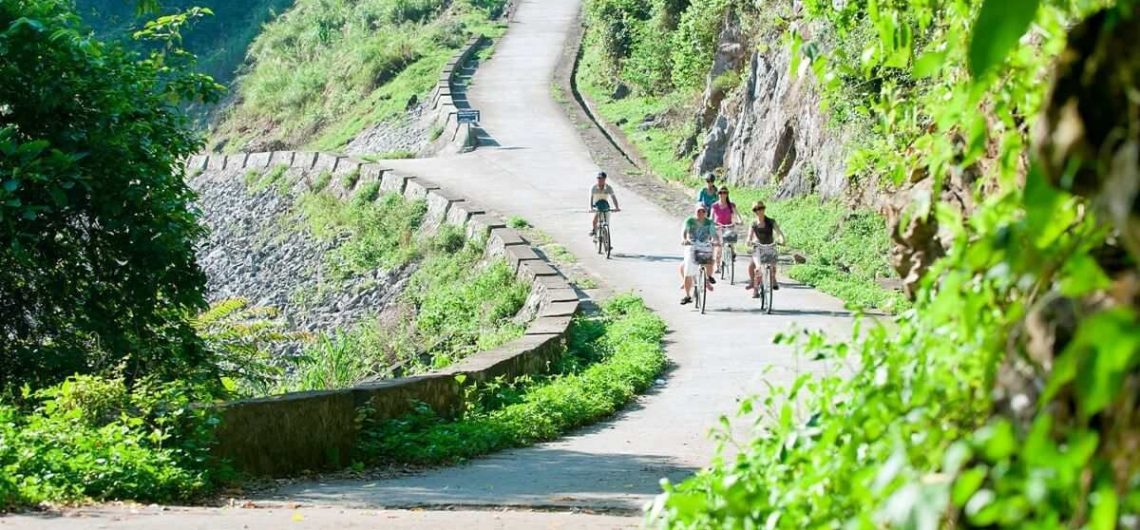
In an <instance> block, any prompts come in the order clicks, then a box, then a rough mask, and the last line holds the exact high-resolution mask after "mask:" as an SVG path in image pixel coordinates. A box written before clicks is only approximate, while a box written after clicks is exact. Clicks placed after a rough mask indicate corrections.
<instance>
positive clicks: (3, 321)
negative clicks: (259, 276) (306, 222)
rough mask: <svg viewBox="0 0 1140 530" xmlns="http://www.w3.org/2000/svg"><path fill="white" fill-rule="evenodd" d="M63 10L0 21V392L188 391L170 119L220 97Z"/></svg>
mask: <svg viewBox="0 0 1140 530" xmlns="http://www.w3.org/2000/svg"><path fill="white" fill-rule="evenodd" d="M67 6H68V4H67V3H66V2H63V1H55V0H21V1H15V2H4V3H3V4H2V5H0V153H3V156H0V241H2V242H3V243H0V245H2V246H0V351H3V352H4V354H3V357H2V358H0V387H4V388H0V391H3V390H12V389H13V387H17V386H19V385H20V384H23V383H29V384H32V385H33V386H39V385H44V384H50V383H55V382H59V381H60V380H62V379H63V378H64V377H67V376H69V375H71V374H73V373H92V372H96V371H109V370H117V371H118V372H119V373H121V374H122V375H123V376H124V377H126V378H127V380H128V381H133V380H136V379H138V378H140V377H142V376H144V375H147V374H154V375H157V376H159V377H163V378H167V379H169V378H173V377H175V376H179V377H192V376H193V374H194V373H195V372H197V371H199V370H201V369H202V367H203V366H206V365H208V364H209V362H208V360H207V356H208V352H207V351H206V350H205V349H204V348H203V347H202V345H201V344H200V341H199V340H198V339H197V336H196V335H195V334H194V331H193V329H191V327H190V326H189V324H188V322H187V320H186V315H187V313H192V312H194V311H197V310H200V309H202V308H204V307H205V302H204V298H203V290H204V287H205V285H204V284H205V276H204V275H203V274H202V272H201V270H200V269H199V268H198V265H197V264H196V263H195V262H194V252H193V244H194V241H195V239H196V238H197V237H198V236H199V234H200V233H201V229H200V228H199V227H198V224H197V222H196V220H195V218H194V216H193V214H192V213H191V212H190V211H189V204H190V201H191V199H192V194H191V192H190V190H189V188H187V187H186V185H185V184H184V183H183V181H182V178H181V177H182V174H181V168H180V166H179V160H180V159H182V158H183V157H185V156H188V155H189V154H191V153H193V152H196V151H197V149H198V148H199V147H200V146H201V144H200V141H199V139H198V137H197V136H195V135H194V134H193V133H192V132H191V131H190V130H188V129H187V127H186V123H187V121H186V118H185V117H184V116H183V115H182V114H181V113H180V112H179V111H178V110H177V109H176V108H175V107H174V105H176V104H178V103H179V102H183V101H190V100H209V99H212V98H214V97H216V96H217V88H218V87H217V86H216V85H215V84H214V83H213V82H212V81H211V80H210V79H209V78H207V77H203V76H200V75H196V74H191V73H188V71H187V67H189V66H190V64H191V63H192V57H186V56H185V55H182V54H180V53H178V50H177V49H176V48H172V47H169V46H171V45H173V44H174V43H172V42H170V41H169V40H167V41H166V42H167V43H168V45H166V46H164V47H162V48H160V49H159V50H158V51H156V52H154V53H153V54H152V55H150V56H147V57H144V58H139V57H137V56H135V55H132V54H130V53H128V52H127V51H125V50H124V49H123V48H122V47H120V46H118V45H114V44H103V43H100V42H98V41H95V40H91V39H89V38H87V32H86V30H85V29H84V27H83V26H82V25H81V24H80V22H79V20H78V19H77V18H76V17H75V16H74V15H72V14H71V13H70V12H69V10H68V7H67ZM185 21H186V19H185V18H182V19H172V20H168V21H166V23H165V25H163V26H161V27H160V26H155V27H152V28H150V30H149V31H146V32H145V33H144V37H146V38H149V39H156V40H161V39H162V38H163V37H162V35H164V34H170V33H172V32H173V33H176V32H177V30H178V25H179V24H180V23H183V22H185ZM206 375H207V377H208V374H206Z"/></svg>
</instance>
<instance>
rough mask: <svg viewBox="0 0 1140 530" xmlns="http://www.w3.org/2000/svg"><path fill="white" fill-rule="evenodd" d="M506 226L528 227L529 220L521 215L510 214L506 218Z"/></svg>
mask: <svg viewBox="0 0 1140 530" xmlns="http://www.w3.org/2000/svg"><path fill="white" fill-rule="evenodd" d="M507 226H509V227H511V228H516V229H519V228H530V222H529V221H527V220H526V219H523V218H522V217H521V216H518V215H512V216H510V217H508V218H507Z"/></svg>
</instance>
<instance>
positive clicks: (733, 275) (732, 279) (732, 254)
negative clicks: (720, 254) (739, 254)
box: [728, 245, 736, 285]
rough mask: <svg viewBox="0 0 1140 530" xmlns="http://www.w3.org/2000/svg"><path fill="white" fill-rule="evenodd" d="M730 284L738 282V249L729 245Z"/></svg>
mask: <svg viewBox="0 0 1140 530" xmlns="http://www.w3.org/2000/svg"><path fill="white" fill-rule="evenodd" d="M728 284H729V285H735V284H736V249H734V248H732V245H729V246H728Z"/></svg>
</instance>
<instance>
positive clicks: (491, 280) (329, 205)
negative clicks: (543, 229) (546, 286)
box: [285, 188, 530, 390]
mask: <svg viewBox="0 0 1140 530" xmlns="http://www.w3.org/2000/svg"><path fill="white" fill-rule="evenodd" d="M376 194H377V190H373V189H370V188H364V189H361V190H358V191H357V193H356V195H355V196H354V197H353V198H352V199H351V200H349V201H347V202H346V201H341V200H339V199H337V198H336V197H334V196H333V195H332V194H330V193H328V192H318V193H308V194H305V195H303V196H302V197H301V198H300V199H299V200H298V208H299V209H300V211H302V212H303V213H304V218H305V219H306V221H307V224H308V229H309V230H310V231H311V233H313V234H314V235H316V236H317V237H322V238H326V239H335V240H338V241H341V243H340V244H339V245H338V247H337V248H336V250H335V251H333V252H331V253H329V254H328V256H327V261H326V263H325V267H327V268H328V270H329V273H330V274H329V276H330V277H331V278H333V280H334V281H336V280H337V279H344V278H348V277H350V276H354V275H360V274H367V273H370V272H371V271H373V270H376V269H382V270H392V269H403V268H405V267H413V269H414V270H413V271H412V272H411V273H410V275H408V276H407V281H406V284H405V287H404V289H403V291H402V292H401V293H400V294H399V295H398V298H397V300H395V301H394V302H392V303H391V304H390V305H389V307H388V308H387V309H386V310H385V311H386V312H387V313H388V315H387V317H382V315H376V314H371V315H367V316H365V317H363V318H361V319H360V320H359V321H358V322H356V323H355V324H353V325H352V326H351V327H350V328H349V329H345V330H337V331H333V332H330V333H325V334H322V335H321V336H319V337H318V338H317V340H316V341H314V342H313V343H312V344H311V345H309V346H308V347H307V348H306V349H305V353H304V355H303V356H302V358H301V359H300V360H299V361H298V364H297V366H296V369H295V370H294V371H293V375H292V377H291V378H290V379H289V380H288V381H286V383H285V385H286V388H287V389H288V390H323V389H331V388H339V387H344V386H348V385H352V384H355V383H357V382H359V381H361V380H363V379H366V378H369V377H376V376H391V375H409V374H414V373H419V372H423V371H426V370H430V369H433V368H441V367H444V366H447V365H449V364H451V363H453V362H455V361H457V360H460V359H462V358H463V357H466V356H467V355H470V354H471V353H474V352H476V351H480V350H484V349H489V348H494V347H496V346H499V345H501V344H504V343H506V342H508V341H510V340H512V339H514V338H517V337H519V336H521V335H522V333H523V331H524V329H525V323H524V322H520V321H518V319H517V318H516V315H517V314H518V313H519V311H520V310H521V309H522V307H523V305H524V303H525V302H526V299H527V295H528V294H529V292H530V289H529V286H528V285H527V284H525V283H524V282H522V281H520V280H519V279H518V278H516V277H515V276H514V274H512V272H511V270H510V267H509V266H508V265H507V264H506V262H505V261H504V260H502V259H490V260H488V259H486V257H485V250H486V241H485V240H484V239H481V238H477V239H469V238H468V237H467V236H466V234H465V232H464V231H463V230H462V229H461V228H459V227H456V226H453V225H448V224H445V225H443V226H441V227H440V228H439V230H438V232H437V233H435V234H433V235H430V236H428V235H425V234H423V233H422V232H421V228H422V225H423V222H424V216H425V215H426V212H427V205H426V203H425V202H424V201H422V200H418V201H409V200H407V199H405V198H404V197H402V196H400V195H397V194H388V195H384V196H383V197H379V198H377V197H376Z"/></svg>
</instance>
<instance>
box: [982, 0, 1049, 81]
mask: <svg viewBox="0 0 1140 530" xmlns="http://www.w3.org/2000/svg"><path fill="white" fill-rule="evenodd" d="M1038 3H1039V1H1038V0H985V2H984V3H983V4H982V9H981V11H980V12H979V13H978V19H977V21H975V22H974V31H973V34H972V35H971V36H970V52H969V61H970V64H969V67H970V75H971V76H973V77H974V78H975V79H976V78H979V77H981V76H982V75H984V74H985V73H986V72H988V71H990V70H991V69H992V68H994V67H995V66H997V65H998V64H1000V63H1001V62H1002V60H1004V59H1005V56H1006V55H1007V54H1008V53H1009V52H1010V50H1012V49H1013V47H1014V46H1016V45H1017V41H1018V39H1020V38H1021V36H1022V35H1023V34H1025V30H1027V29H1029V23H1030V22H1033V18H1034V17H1035V16H1036V15H1037V6H1038Z"/></svg>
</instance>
